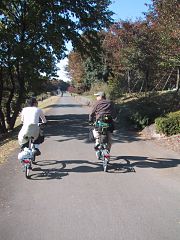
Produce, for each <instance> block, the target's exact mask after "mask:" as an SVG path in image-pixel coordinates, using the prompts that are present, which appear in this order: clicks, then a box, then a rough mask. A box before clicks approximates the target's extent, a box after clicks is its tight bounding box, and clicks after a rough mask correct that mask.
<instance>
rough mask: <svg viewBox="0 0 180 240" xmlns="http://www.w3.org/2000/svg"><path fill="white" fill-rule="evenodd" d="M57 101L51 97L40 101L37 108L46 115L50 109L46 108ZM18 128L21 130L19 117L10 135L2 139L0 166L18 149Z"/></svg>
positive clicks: (55, 97) (54, 97) (56, 98)
mask: <svg viewBox="0 0 180 240" xmlns="http://www.w3.org/2000/svg"><path fill="white" fill-rule="evenodd" d="M57 100H58V97H57V96H52V97H50V98H47V99H45V100H43V101H40V102H39V107H40V108H41V109H43V112H44V113H46V112H47V111H48V110H49V109H50V108H48V106H50V105H52V104H54V103H56V102H57ZM20 128H21V120H20V117H18V118H17V120H16V124H15V128H14V131H13V132H11V133H8V134H7V137H6V138H4V139H3V140H2V141H1V143H0V164H2V163H4V162H5V161H6V159H7V157H8V156H9V154H11V152H12V151H13V150H14V149H15V148H18V147H19V145H18V141H17V136H18V132H19V130H20Z"/></svg>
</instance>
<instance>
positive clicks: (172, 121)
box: [155, 111, 180, 136]
mask: <svg viewBox="0 0 180 240" xmlns="http://www.w3.org/2000/svg"><path fill="white" fill-rule="evenodd" d="M155 126H156V131H157V132H159V133H164V134H165V135H167V136H172V135H175V134H179V133H180V111H178V112H174V113H169V114H167V115H166V116H165V117H159V118H157V119H156V120H155Z"/></svg>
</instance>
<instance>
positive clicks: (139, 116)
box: [116, 92, 180, 130]
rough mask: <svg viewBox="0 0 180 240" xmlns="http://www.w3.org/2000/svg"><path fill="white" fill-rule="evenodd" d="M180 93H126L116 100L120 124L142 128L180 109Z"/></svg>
mask: <svg viewBox="0 0 180 240" xmlns="http://www.w3.org/2000/svg"><path fill="white" fill-rule="evenodd" d="M179 102H180V94H177V93H175V92H164V93H150V94H149V95H148V96H133V95H125V96H123V97H122V98H120V99H118V100H117V101H116V104H117V108H118V111H119V119H120V125H123V124H125V125H126V127H130V126H131V127H134V128H135V129H137V130H142V129H143V128H144V127H146V126H148V125H150V124H152V123H154V122H155V119H156V118H158V117H162V116H164V115H165V114H167V113H169V112H175V111H178V110H179V107H180V106H179Z"/></svg>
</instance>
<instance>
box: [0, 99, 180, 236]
mask: <svg viewBox="0 0 180 240" xmlns="http://www.w3.org/2000/svg"><path fill="white" fill-rule="evenodd" d="M50 107H51V109H50V110H49V111H48V114H47V118H48V121H49V122H48V125H47V127H46V129H45V133H46V140H45V142H44V143H43V144H42V145H41V152H42V154H41V156H39V157H37V163H36V165H34V166H33V171H32V172H31V178H30V179H29V180H28V179H25V176H24V173H23V172H22V169H21V165H20V163H19V162H18V160H17V154H18V149H17V150H16V151H14V152H13V154H12V155H11V156H10V158H9V159H8V161H7V162H6V163H5V164H3V165H1V166H0V240H24V239H26V240H32V239H33V240H51V239H52V240H96V239H97V240H109V239H112V240H125V239H126V240H179V239H180V185H179V182H180V181H179V180H180V160H179V156H178V154H177V153H175V152H173V151H170V150H168V149H164V148H162V147H160V146H158V145H155V144H154V143H153V142H152V141H144V140H143V139H141V138H139V137H138V136H136V135H135V134H130V133H126V132H122V131H116V133H115V134H114V137H113V146H112V152H111V162H110V165H109V169H108V172H107V173H104V172H103V171H102V166H101V163H100V162H98V161H97V160H96V157H95V153H94V150H93V143H90V142H89V141H88V124H87V120H88V112H89V108H88V107H85V106H82V105H81V104H80V103H78V102H76V101H75V99H74V98H73V97H70V96H67V95H66V96H64V97H61V98H59V101H58V102H57V103H56V104H53V105H52V106H50Z"/></svg>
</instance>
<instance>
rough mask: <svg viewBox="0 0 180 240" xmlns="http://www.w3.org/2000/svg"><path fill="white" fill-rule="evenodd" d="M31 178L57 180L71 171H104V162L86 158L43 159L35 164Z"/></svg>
mask: <svg viewBox="0 0 180 240" xmlns="http://www.w3.org/2000/svg"><path fill="white" fill-rule="evenodd" d="M32 172H33V173H32V174H31V175H30V179H31V180H53V179H54V180H55V179H62V178H63V177H66V176H69V174H70V173H90V172H102V163H100V162H90V161H86V160H65V161H60V160H42V161H37V162H36V164H35V165H33V169H32Z"/></svg>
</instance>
